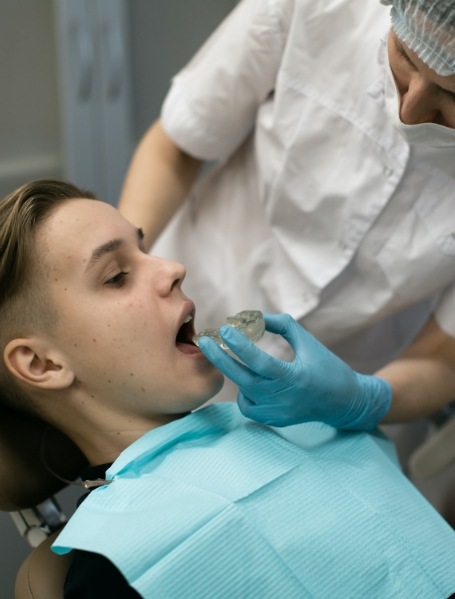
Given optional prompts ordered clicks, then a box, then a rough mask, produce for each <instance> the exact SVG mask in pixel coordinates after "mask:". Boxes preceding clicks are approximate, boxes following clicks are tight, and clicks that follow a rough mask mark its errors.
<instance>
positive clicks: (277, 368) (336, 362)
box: [199, 314, 392, 430]
mask: <svg viewBox="0 0 455 599" xmlns="http://www.w3.org/2000/svg"><path fill="white" fill-rule="evenodd" d="M264 321H265V328H266V330H267V331H269V332H271V333H275V334H277V335H282V336H283V337H284V338H285V339H286V341H287V342H288V343H289V344H290V345H291V346H292V348H293V350H294V359H293V361H292V362H285V361H283V360H279V359H277V358H274V357H273V356H271V355H269V354H267V353H265V352H264V351H262V350H260V349H259V348H258V347H256V346H255V345H254V344H253V343H251V341H249V340H248V339H247V338H246V337H245V336H244V335H242V333H240V332H239V331H237V330H235V329H234V328H233V327H230V326H227V325H226V326H223V327H221V328H220V334H221V337H222V338H223V340H224V342H225V343H226V345H227V346H228V347H229V349H230V350H231V351H232V352H233V353H234V354H235V355H236V356H238V358H240V360H241V361H242V362H243V363H241V362H239V361H238V360H235V359H233V358H232V357H231V356H229V355H228V353H226V352H225V351H224V350H222V349H221V348H220V347H219V346H218V345H217V344H216V343H215V342H214V341H213V340H212V339H209V338H208V337H202V338H201V339H200V340H199V347H200V349H201V351H202V352H203V353H204V354H205V356H206V357H207V358H208V359H209V360H210V361H211V362H212V363H213V364H214V365H215V366H216V367H217V368H219V369H220V370H221V371H222V372H223V373H224V374H225V375H226V376H227V377H228V378H230V379H231V380H232V381H233V382H234V383H235V384H236V385H238V387H239V393H238V404H239V407H240V410H241V411H242V413H243V414H244V415H245V416H247V417H248V418H251V419H253V420H256V421H257V422H262V423H264V424H269V425H272V426H288V425H291V424H297V423H300V422H309V421H315V420H317V421H321V422H325V423H327V424H330V425H332V426H334V427H336V428H344V429H350V430H354V429H356V430H370V429H372V428H374V427H375V426H376V425H377V424H378V422H379V421H380V420H381V419H382V418H383V416H385V414H386V413H387V412H388V410H389V408H390V403H391V400H392V391H391V388H390V385H389V383H388V382H387V381H385V380H383V379H380V378H378V377H376V376H371V375H364V374H360V373H358V372H355V371H354V370H352V368H350V366H348V365H347V364H346V363H345V362H343V361H342V360H340V358H338V357H337V356H335V355H334V354H333V353H332V352H331V351H329V350H328V349H327V348H326V347H325V346H324V345H322V344H321V343H319V341H317V339H315V338H314V337H313V336H312V335H311V334H310V333H308V331H306V330H305V329H304V328H303V327H302V326H301V325H300V324H299V323H298V322H296V321H295V320H294V319H293V318H292V317H291V316H289V315H287V314H273V315H272V314H265V315H264Z"/></svg>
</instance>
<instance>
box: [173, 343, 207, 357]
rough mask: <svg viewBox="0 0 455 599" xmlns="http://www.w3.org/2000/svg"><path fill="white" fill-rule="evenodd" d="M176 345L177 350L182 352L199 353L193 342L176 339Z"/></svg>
mask: <svg viewBox="0 0 455 599" xmlns="http://www.w3.org/2000/svg"><path fill="white" fill-rule="evenodd" d="M176 345H177V349H178V350H179V351H181V352H182V353H184V354H194V353H197V352H199V353H200V351H201V350H200V349H199V348H198V347H197V346H196V345H194V344H193V343H185V342H183V341H177V343H176Z"/></svg>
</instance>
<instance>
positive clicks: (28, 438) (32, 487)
mask: <svg viewBox="0 0 455 599" xmlns="http://www.w3.org/2000/svg"><path fill="white" fill-rule="evenodd" d="M43 439H44V442H43ZM43 452H45V456H46V462H47V464H48V465H49V467H50V468H51V469H52V471H53V472H55V473H58V475H59V476H62V477H64V478H66V479H68V480H74V479H76V478H77V477H78V475H79V473H80V472H81V471H82V469H83V468H84V466H85V465H86V463H87V462H86V459H85V457H84V456H83V455H82V453H81V452H80V451H79V449H78V448H77V447H76V446H75V445H74V444H73V443H72V441H70V440H69V439H68V438H67V437H65V436H64V435H62V434H61V433H60V432H58V431H57V430H55V429H53V428H52V427H49V426H48V425H47V424H45V423H44V422H41V421H40V420H38V419H34V418H30V417H27V416H24V415H22V414H16V413H14V412H12V411H9V410H6V409H4V408H1V409H0V509H1V510H2V511H7V512H10V513H11V516H12V518H13V520H14V523H15V524H16V526H17V528H18V530H19V533H20V534H21V535H22V536H24V537H25V538H26V540H27V541H28V543H29V544H30V545H31V547H32V548H33V549H32V551H31V553H30V555H29V556H28V557H27V559H26V560H25V561H24V563H23V564H22V566H21V568H20V570H19V572H18V574H17V577H16V592H15V596H16V599H32V598H33V599H62V597H63V584H64V580H65V576H66V572H67V570H68V568H69V564H70V562H71V555H66V556H58V555H56V554H54V553H53V552H52V551H51V549H50V546H51V544H52V542H53V540H54V538H55V537H56V536H57V534H58V532H59V530H60V529H61V528H62V527H63V526H64V524H65V522H66V518H65V516H64V514H63V513H62V512H61V509H60V507H59V505H58V503H57V501H56V500H55V498H54V497H53V496H54V495H55V493H57V492H58V491H60V490H61V489H63V488H64V487H65V486H66V483H64V482H62V481H61V480H59V479H58V478H56V477H55V476H54V475H53V474H51V473H50V471H49V469H48V468H46V466H45V465H44V463H43Z"/></svg>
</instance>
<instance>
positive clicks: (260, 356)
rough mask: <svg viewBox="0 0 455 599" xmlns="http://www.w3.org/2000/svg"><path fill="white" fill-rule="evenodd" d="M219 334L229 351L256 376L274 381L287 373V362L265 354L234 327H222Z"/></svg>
mask: <svg viewBox="0 0 455 599" xmlns="http://www.w3.org/2000/svg"><path fill="white" fill-rule="evenodd" d="M219 332H220V335H221V338H222V339H223V341H224V342H225V344H226V345H227V346H228V347H229V349H230V350H231V351H232V352H233V353H234V354H235V355H236V356H238V357H239V358H240V360H242V362H244V363H245V364H246V365H247V366H248V367H249V368H250V369H251V370H252V371H253V372H255V373H256V374H257V375H259V376H261V377H263V378H266V379H275V378H278V377H282V376H283V375H285V373H286V372H287V369H288V366H289V363H288V362H283V361H282V360H278V359H277V358H274V357H273V356H271V355H269V354H267V353H265V352H264V351H262V350H261V349H259V348H258V347H256V345H254V343H252V342H251V341H250V340H249V339H247V338H246V337H245V335H243V334H242V333H240V331H238V330H236V329H235V328H234V327H230V326H222V327H221V328H220V331H219Z"/></svg>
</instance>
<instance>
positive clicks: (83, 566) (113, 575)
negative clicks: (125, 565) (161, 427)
mask: <svg viewBox="0 0 455 599" xmlns="http://www.w3.org/2000/svg"><path fill="white" fill-rule="evenodd" d="M110 465H111V464H102V465H101V466H89V467H88V468H86V469H85V470H84V472H83V473H82V478H83V480H96V479H98V478H105V476H106V470H107V469H108V468H109V466H110ZM90 492H91V491H88V492H87V493H85V494H84V495H82V497H80V499H79V501H78V502H77V505H78V506H79V505H80V504H81V503H82V502H83V501H84V499H86V498H87V497H88V495H89V494H90ZM119 542H120V543H121V542H122V539H121V538H119ZM63 595H64V597H65V599H104V597H106V599H107V598H110V599H112V598H113V599H115V598H116V597H118V598H119V599H141V595H139V593H138V592H137V591H135V590H134V589H133V588H132V587H130V585H129V584H128V583H127V581H126V579H125V577H124V576H123V574H121V573H120V571H119V570H118V569H117V568H116V567H115V566H114V564H113V563H112V562H111V561H109V560H108V559H107V558H106V557H104V556H102V555H99V554H98V553H91V552H89V551H81V550H79V549H75V550H74V551H73V559H72V561H71V565H70V568H69V570H68V574H67V576H66V580H65V586H64V591H63Z"/></svg>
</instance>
